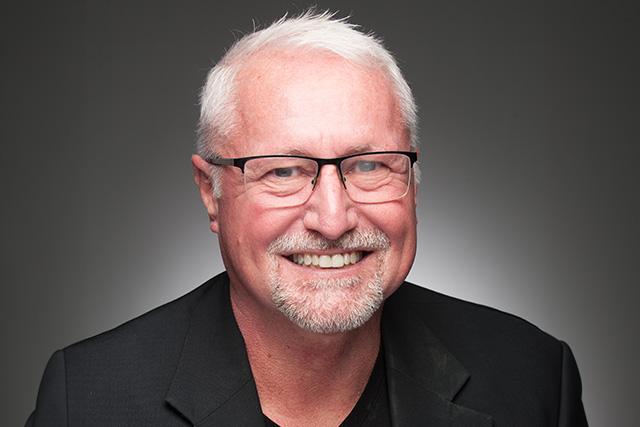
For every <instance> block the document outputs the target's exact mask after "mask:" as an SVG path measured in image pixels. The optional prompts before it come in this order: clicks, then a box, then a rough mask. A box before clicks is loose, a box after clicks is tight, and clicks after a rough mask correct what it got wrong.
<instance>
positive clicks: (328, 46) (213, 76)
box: [197, 9, 418, 195]
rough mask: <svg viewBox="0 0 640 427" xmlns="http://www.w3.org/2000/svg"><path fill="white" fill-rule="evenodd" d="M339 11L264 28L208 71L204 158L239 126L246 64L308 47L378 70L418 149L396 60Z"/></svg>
mask: <svg viewBox="0 0 640 427" xmlns="http://www.w3.org/2000/svg"><path fill="white" fill-rule="evenodd" d="M335 15H336V13H335V12H329V11H325V12H320V13H318V12H316V11H315V10H314V9H309V10H307V11H306V12H304V13H302V14H301V15H298V16H295V17H288V16H287V15H286V14H285V15H284V16H283V17H282V18H280V19H279V20H277V21H275V22H274V23H273V24H271V25H269V26H268V27H266V28H264V29H262V30H254V32H252V33H250V34H247V35H245V36H244V37H242V38H240V39H239V40H237V41H236V42H235V43H234V44H233V45H232V46H231V48H230V49H229V50H228V51H227V52H226V54H225V55H224V56H223V57H222V59H220V61H219V62H218V63H217V64H216V65H215V66H214V67H213V68H212V69H211V71H209V74H208V76H207V80H206V83H205V85H204V87H203V88H202V92H201V94H200V121H199V125H198V143H197V151H198V154H200V155H201V156H202V157H204V158H206V157H211V156H214V155H216V154H218V152H217V147H219V145H220V144H221V143H222V142H223V141H224V140H225V139H226V138H227V137H228V136H229V135H230V134H231V133H232V132H233V131H234V129H235V126H236V124H237V114H236V102H235V101H236V100H235V92H236V90H235V89H236V85H237V81H236V80H237V79H236V77H237V75H238V72H239V70H240V69H241V67H242V65H243V64H244V63H245V62H246V61H247V60H248V59H249V58H251V56H253V55H254V54H256V53H258V52H260V51H262V50H264V49H266V48H270V49H282V50H287V49H290V50H292V49H308V50H320V51H328V52H331V53H333V54H336V55H338V56H340V57H342V58H344V59H346V60H347V61H350V62H352V63H354V64H357V65H363V66H368V67H373V68H378V69H380V70H381V71H382V72H383V73H384V74H385V75H386V76H387V78H388V79H389V81H390V83H391V85H392V89H393V92H394V94H395V95H396V97H397V100H398V104H399V108H400V114H401V117H402V120H403V122H404V124H405V126H406V128H407V131H408V133H409V137H410V142H411V146H412V147H414V148H415V147H417V143H418V137H417V121H418V120H417V107H416V104H415V101H414V99H413V94H412V92H411V88H410V87H409V85H408V83H407V82H406V80H405V79H404V77H403V76H402V72H401V71H400V68H399V67H398V64H397V63H396V61H395V59H394V57H393V56H392V55H391V53H390V52H389V51H388V50H387V49H386V48H385V47H384V46H383V44H382V41H381V40H380V39H378V38H377V37H376V36H374V35H373V34H371V33H369V34H365V33H363V32H361V31H360V30H359V27H358V26H357V25H355V24H352V23H349V22H348V21H347V18H336V17H335ZM217 169H220V168H213V170H212V175H213V176H212V178H213V181H214V192H215V193H217V195H219V193H218V192H219V187H220V186H219V185H216V184H218V181H219V171H218V170H217Z"/></svg>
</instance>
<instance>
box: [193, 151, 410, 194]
mask: <svg viewBox="0 0 640 427" xmlns="http://www.w3.org/2000/svg"><path fill="white" fill-rule="evenodd" d="M372 154H402V155H405V156H407V157H408V158H409V161H410V162H411V163H410V165H409V168H413V165H414V164H415V163H416V162H417V161H418V153H417V152H415V151H368V152H365V153H355V154H349V155H348V156H342V157H334V158H332V159H327V158H319V157H310V156H298V155H294V154H270V155H264V156H249V157H236V158H225V157H207V158H206V159H204V160H205V161H206V162H207V163H209V164H211V165H215V166H235V167H237V168H239V169H240V170H241V171H242V173H243V174H244V165H245V164H246V163H247V162H248V161H249V160H253V159H263V158H272V157H276V158H294V159H307V160H313V161H314V162H316V164H317V165H318V171H317V172H316V176H315V177H314V178H313V180H312V181H311V183H312V185H313V186H314V188H315V185H316V182H317V181H318V176H320V171H321V170H322V167H323V166H325V165H334V166H335V167H336V169H338V173H339V174H340V181H341V182H342V185H343V186H344V187H345V189H346V188H347V185H346V179H345V177H344V176H343V175H342V168H341V167H340V165H341V164H342V162H343V161H345V160H347V159H350V158H352V157H358V156H367V155H372Z"/></svg>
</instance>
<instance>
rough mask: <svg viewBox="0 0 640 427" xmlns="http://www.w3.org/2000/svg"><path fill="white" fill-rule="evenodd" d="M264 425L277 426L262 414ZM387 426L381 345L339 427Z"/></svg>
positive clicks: (386, 393) (387, 401) (268, 426)
mask: <svg viewBox="0 0 640 427" xmlns="http://www.w3.org/2000/svg"><path fill="white" fill-rule="evenodd" d="M264 423H265V426H266V427H279V426H278V424H276V423H274V422H273V421H271V420H270V419H269V418H268V417H267V416H266V415H264ZM361 426H367V427H388V426H391V420H390V417H389V399H388V392H387V376H386V374H385V365H384V352H383V350H382V347H381V348H380V351H379V352H378V358H377V359H376V363H375V365H373V371H371V376H370V377H369V381H368V382H367V385H366V386H365V387H364V390H363V391H362V394H361V395H360V398H359V399H358V401H357V402H356V405H355V406H354V407H353V409H352V410H351V412H350V413H349V415H347V418H345V419H344V421H343V422H342V423H341V424H340V427H361Z"/></svg>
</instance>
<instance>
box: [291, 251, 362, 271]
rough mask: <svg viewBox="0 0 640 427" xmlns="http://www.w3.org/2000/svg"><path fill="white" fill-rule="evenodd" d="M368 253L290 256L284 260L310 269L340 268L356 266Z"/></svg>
mask: <svg viewBox="0 0 640 427" xmlns="http://www.w3.org/2000/svg"><path fill="white" fill-rule="evenodd" d="M368 254H369V252H362V251H355V252H345V253H342V254H333V255H318V254H306V253H303V254H292V255H289V256H287V257H286V258H287V259H288V260H289V261H291V262H293V263H295V264H298V265H301V266H305V267H310V268H342V267H344V266H345V265H351V264H357V263H358V262H360V260H362V258H364V257H365V256H367V255H368Z"/></svg>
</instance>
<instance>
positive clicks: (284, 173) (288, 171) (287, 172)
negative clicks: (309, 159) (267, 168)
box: [271, 167, 299, 178]
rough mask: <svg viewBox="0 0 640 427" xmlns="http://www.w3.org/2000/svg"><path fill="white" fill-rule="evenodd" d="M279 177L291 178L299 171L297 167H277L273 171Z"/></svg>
mask: <svg viewBox="0 0 640 427" xmlns="http://www.w3.org/2000/svg"><path fill="white" fill-rule="evenodd" d="M271 172H272V173H273V174H274V175H275V176H276V177H278V178H291V177H292V176H295V175H297V174H298V173H299V171H298V170H297V168H293V167H289V168H276V169H274V170H273V171H271Z"/></svg>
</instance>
